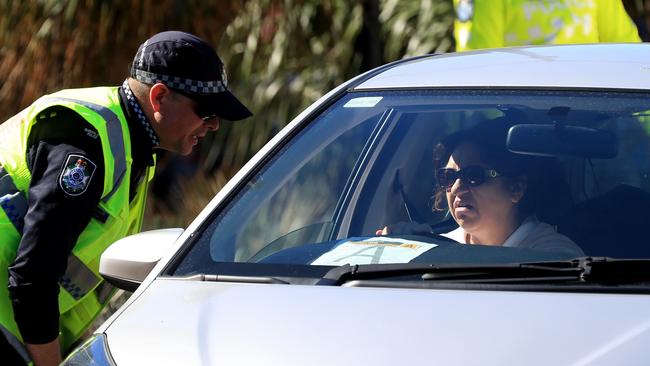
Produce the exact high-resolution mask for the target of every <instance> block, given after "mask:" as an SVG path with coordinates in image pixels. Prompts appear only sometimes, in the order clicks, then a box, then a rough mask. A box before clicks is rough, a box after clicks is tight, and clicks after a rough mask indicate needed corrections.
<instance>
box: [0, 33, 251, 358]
mask: <svg viewBox="0 0 650 366" xmlns="http://www.w3.org/2000/svg"><path fill="white" fill-rule="evenodd" d="M250 115H251V112H250V111H249V110H248V109H247V108H246V107H245V106H244V105H243V104H242V103H241V102H239V101H238V100H237V98H236V97H235V96H234V95H233V94H232V93H231V92H230V91H229V90H228V85H227V81H226V77H225V72H224V67H223V64H222V62H221V60H220V59H219V57H218V56H217V54H216V52H215V51H214V50H213V49H212V48H211V47H210V46H209V45H208V44H207V43H206V42H204V41H203V40H201V39H199V38H198V37H196V36H194V35H191V34H188V33H184V32H176V31H171V32H163V33H159V34H156V35H154V36H153V37H151V38H150V39H148V40H147V41H145V42H144V43H143V44H142V45H141V46H140V48H139V49H138V52H137V54H136V55H135V58H134V60H133V63H132V66H131V73H130V77H128V78H127V79H126V80H125V81H124V83H123V84H122V85H121V86H119V87H98V88H89V89H70V90H63V91H60V92H57V93H54V94H50V95H46V96H44V97H42V98H40V99H38V100H37V101H36V102H34V103H33V104H32V105H31V106H29V107H28V108H27V109H25V110H23V111H22V112H20V113H19V114H18V115H16V116H14V117H12V118H11V119H9V120H8V121H6V122H5V123H3V124H2V125H0V141H2V144H1V145H0V166H1V167H0V284H1V285H0V364H2V365H13V364H25V363H29V362H33V363H34V364H35V365H37V366H40V365H54V364H58V363H59V362H60V361H61V351H63V352H65V351H67V350H69V348H70V346H71V345H73V343H74V342H75V341H77V340H78V339H79V338H80V337H81V335H82V334H83V333H84V331H86V330H87V328H88V327H89V326H90V325H91V322H92V321H93V319H94V318H95V316H96V315H97V314H98V313H99V312H100V310H101V309H102V308H103V306H104V305H105V304H106V302H107V300H108V299H109V297H110V294H111V291H110V289H109V288H108V286H107V285H105V284H104V282H103V281H102V279H101V277H100V275H99V273H98V266H99V264H98V263H99V256H100V254H101V253H102V251H103V250H104V249H106V247H107V246H108V245H110V244H111V243H112V242H114V241H116V240H117V239H120V238H122V237H124V236H126V235H129V234H133V233H136V232H138V231H139V230H140V228H141V224H142V215H143V212H144V205H145V198H146V194H147V187H148V182H149V180H150V179H151V178H152V176H153V171H154V165H155V155H154V152H155V150H156V149H164V150H168V151H173V152H177V153H180V154H184V155H187V154H189V153H190V152H191V151H192V148H193V146H195V145H196V144H197V142H198V141H199V140H200V139H201V138H202V137H203V136H205V134H206V133H207V132H209V131H215V130H217V129H218V127H219V119H220V118H222V119H226V120H233V121H234V120H240V119H244V118H246V117H249V116H250Z"/></svg>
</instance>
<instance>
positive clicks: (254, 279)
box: [182, 273, 289, 285]
mask: <svg viewBox="0 0 650 366" xmlns="http://www.w3.org/2000/svg"><path fill="white" fill-rule="evenodd" d="M182 279H183V280H187V281H206V282H244V283H271V284H283V285H288V284H289V282H287V281H283V280H281V279H279V278H275V277H260V276H232V275H211V274H203V273H201V274H197V275H193V276H188V277H182Z"/></svg>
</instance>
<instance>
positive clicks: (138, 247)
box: [99, 228, 183, 292]
mask: <svg viewBox="0 0 650 366" xmlns="http://www.w3.org/2000/svg"><path fill="white" fill-rule="evenodd" d="M182 233H183V229H180V228H174V229H161V230H152V231H145V232H143V233H139V234H135V235H130V236H127V237H126V238H123V239H120V240H118V241H116V242H115V243H113V244H112V245H111V246H110V247H108V248H107V249H106V250H105V251H104V253H102V256H101V258H100V261H99V273H100V274H101V275H102V276H103V277H104V279H106V281H108V283H110V284H112V285H113V286H115V287H117V288H120V289H122V290H126V291H130V292H133V291H135V290H136V289H137V288H138V286H140V284H141V283H142V281H144V279H145V278H146V277H147V275H149V272H151V270H152V269H153V267H155V266H156V264H158V261H160V259H161V258H162V257H163V256H164V255H165V254H166V253H167V251H168V250H169V249H170V248H171V246H172V245H173V244H174V242H176V239H178V237H179V236H180V235H181V234H182Z"/></svg>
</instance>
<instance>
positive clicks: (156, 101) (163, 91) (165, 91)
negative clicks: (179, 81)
mask: <svg viewBox="0 0 650 366" xmlns="http://www.w3.org/2000/svg"><path fill="white" fill-rule="evenodd" d="M170 96H171V90H169V88H168V87H167V85H165V84H162V83H156V84H154V85H152V86H151V89H150V90H149V103H150V104H151V109H153V112H154V114H155V113H160V109H161V106H162V104H163V103H164V102H165V100H166V99H167V98H169V97H170Z"/></svg>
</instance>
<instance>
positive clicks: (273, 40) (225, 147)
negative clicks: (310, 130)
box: [0, 0, 453, 227]
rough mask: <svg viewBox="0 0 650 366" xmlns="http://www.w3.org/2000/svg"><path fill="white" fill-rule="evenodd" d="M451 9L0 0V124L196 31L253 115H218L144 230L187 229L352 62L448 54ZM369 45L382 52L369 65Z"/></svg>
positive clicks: (386, 2)
mask: <svg viewBox="0 0 650 366" xmlns="http://www.w3.org/2000/svg"><path fill="white" fill-rule="evenodd" d="M371 9H377V11H376V14H377V16H378V19H374V21H373V19H372V16H373V14H375V13H374V12H371V11H369V10H371ZM452 17H453V14H452V6H451V0H422V1H410V0H358V1H346V0H322V1H320V0H248V1H243V2H239V1H236V2H231V1H228V2H226V1H221V0H211V1H205V0H186V1H181V0H113V1H99V0H96V1H79V0H0V120H4V119H6V118H8V117H10V116H11V115H13V114H15V113H17V112H18V111H20V110H21V109H22V108H24V107H26V106H27V105H28V104H30V103H31V102H32V101H33V100H35V99H37V98H38V97H39V96H41V95H43V94H46V93H48V92H52V91H56V90H59V89H63V88H72V87H84V86H94V85H116V84H119V83H121V81H122V80H123V79H124V77H125V76H126V74H127V71H128V67H129V63H130V61H131V59H132V57H133V54H134V53H135V51H136V50H137V47H138V45H139V44H140V43H141V42H142V40H144V39H146V38H147V37H149V36H150V35H152V34H154V33H156V32H160V31H163V30H169V29H177V30H184V31H188V32H192V33H195V34H197V35H199V36H200V37H202V38H203V39H205V40H206V41H208V42H209V43H211V44H213V45H215V46H217V50H218V53H219V55H220V56H221V57H222V59H223V60H224V62H225V64H226V67H227V71H228V74H229V78H230V86H231V89H233V91H234V92H235V94H236V95H237V96H238V97H239V98H240V99H241V100H242V101H243V102H244V103H245V104H246V105H247V106H248V107H249V108H250V109H251V110H252V111H253V112H254V113H255V116H253V117H252V118H250V119H249V120H246V121H243V122H237V123H231V122H224V123H223V124H222V128H221V130H220V131H219V132H218V133H216V134H213V135H211V136H209V137H208V139H206V140H205V141H204V142H203V143H202V144H201V146H200V147H199V151H198V153H197V155H196V156H194V157H193V158H198V159H197V160H198V161H199V163H200V168H201V169H200V170H199V172H201V173H203V174H199V175H197V177H195V178H193V179H192V177H187V176H183V177H182V180H183V182H184V183H185V185H184V186H181V187H180V191H179V192H177V193H176V194H177V197H179V198H177V199H172V200H171V202H175V203H176V205H177V206H175V207H167V208H163V211H160V207H158V209H157V210H156V211H155V215H151V212H150V214H149V215H148V224H147V226H148V227H158V226H169V225H185V224H187V223H188V222H189V220H191V219H192V218H193V217H194V216H195V215H196V213H197V212H198V211H199V210H200V209H201V208H202V207H203V206H204V205H205V203H206V202H207V200H208V199H209V198H211V197H212V196H213V195H214V193H215V192H216V191H217V190H218V189H219V188H220V187H221V186H222V185H223V184H224V183H225V182H226V181H227V179H228V178H229V177H230V176H232V174H234V172H235V171H236V170H237V169H239V168H240V167H241V166H242V165H243V164H244V163H245V162H246V161H247V160H248V159H250V157H251V156H252V155H253V154H254V153H255V152H256V151H258V150H259V149H260V148H261V147H262V146H263V145H264V144H265V143H266V142H267V141H268V140H269V139H270V138H271V137H272V136H273V135H274V134H275V133H277V132H278V131H279V130H280V129H281V128H282V127H284V126H285V125H286V124H287V123H288V122H289V121H290V120H291V119H292V118H294V117H295V116H296V115H297V114H298V113H299V112H300V111H302V110H303V109H304V108H306V107H307V106H309V105H310V104H311V103H312V102H314V101H315V100H317V99H318V98H319V97H321V96H322V95H323V94H324V93H326V92H327V91H328V90H330V89H332V88H333V87H335V86H337V85H339V84H341V83H342V82H344V81H345V80H347V79H349V78H350V77H352V76H355V75H357V74H359V73H360V72H362V71H365V70H362V67H367V66H368V65H378V64H381V63H384V62H389V61H394V60H396V59H400V58H403V57H408V56H414V55H419V54H425V53H431V52H445V51H448V50H450V48H451V44H452V42H451V33H450V32H451V24H452V20H453V18H452ZM369 18H370V19H369ZM368 34H371V35H375V37H374V38H373V37H368ZM369 43H371V45H372V46H373V47H375V49H380V50H381V52H379V53H378V55H379V57H380V58H381V59H373V60H371V62H368V60H369V59H371V58H372V57H374V56H372V57H371V55H368V50H367V48H368V47H367V46H368V44H369ZM364 62H365V65H366V66H363V65H364ZM165 163H166V159H162V161H161V167H164V165H165ZM163 184H167V182H163ZM153 198H154V199H153V200H150V202H153V204H154V205H156V203H157V202H158V201H157V200H156V197H153ZM157 206H160V205H157ZM165 210H166V211H167V213H166V214H164V212H165Z"/></svg>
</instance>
